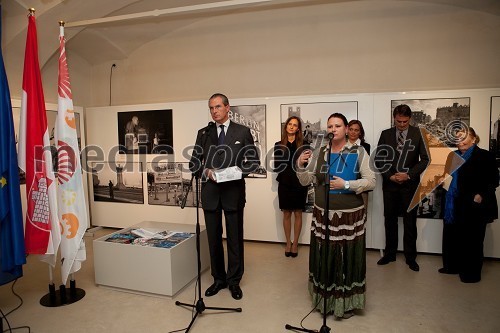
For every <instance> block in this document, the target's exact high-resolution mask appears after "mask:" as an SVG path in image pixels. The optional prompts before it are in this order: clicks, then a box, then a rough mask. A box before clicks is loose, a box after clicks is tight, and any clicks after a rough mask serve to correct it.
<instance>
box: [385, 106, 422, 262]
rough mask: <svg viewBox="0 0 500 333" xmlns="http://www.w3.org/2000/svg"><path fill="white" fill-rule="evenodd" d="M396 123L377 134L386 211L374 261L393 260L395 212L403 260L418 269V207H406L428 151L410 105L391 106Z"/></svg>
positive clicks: (396, 241)
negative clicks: (380, 250)
mask: <svg viewBox="0 0 500 333" xmlns="http://www.w3.org/2000/svg"><path fill="white" fill-rule="evenodd" d="M393 117H394V124H395V127H392V128H389V129H386V130H384V131H383V132H382V133H381V134H380V139H379V141H378V147H377V152H376V154H375V164H376V166H377V168H378V169H379V171H380V173H381V174H382V177H383V184H382V189H383V193H384V215H385V222H384V223H385V253H384V256H383V257H382V258H381V259H380V260H379V261H378V262H377V264H378V265H387V264H388V263H390V262H392V261H395V260H396V251H397V248H398V216H401V215H402V216H403V226H404V236H403V249H404V254H405V258H406V264H407V265H408V266H409V267H410V269H411V270H413V271H419V270H420V267H419V266H418V264H417V262H416V258H417V209H418V206H416V207H414V208H413V209H411V210H409V208H410V203H411V200H412V198H413V195H414V194H415V193H416V191H417V188H418V184H419V182H420V174H421V173H422V172H423V171H424V170H425V168H426V167H427V165H428V164H429V154H428V151H427V147H426V145H425V142H424V139H423V137H422V135H421V133H420V130H419V128H418V127H413V126H410V119H411V109H410V107H409V106H408V105H405V104H401V105H398V106H396V107H395V108H394V112H393Z"/></svg>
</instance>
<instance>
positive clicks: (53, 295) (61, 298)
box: [40, 280, 85, 307]
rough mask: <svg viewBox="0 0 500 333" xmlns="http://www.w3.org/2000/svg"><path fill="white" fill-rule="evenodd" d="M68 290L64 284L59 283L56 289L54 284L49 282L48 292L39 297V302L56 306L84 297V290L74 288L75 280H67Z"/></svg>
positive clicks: (74, 301) (48, 305)
mask: <svg viewBox="0 0 500 333" xmlns="http://www.w3.org/2000/svg"><path fill="white" fill-rule="evenodd" d="M69 284H70V287H69V291H67V290H66V286H65V285H63V284H62V285H61V286H60V287H59V290H57V291H56V286H55V285H54V284H53V283H52V284H49V293H48V294H46V295H45V296H43V297H42V298H41V299H40V304H41V305H43V306H46V307H58V306H64V305H68V304H72V303H76V302H78V301H79V300H81V299H82V298H83V297H85V290H83V289H80V288H76V282H75V280H71V281H70V282H69Z"/></svg>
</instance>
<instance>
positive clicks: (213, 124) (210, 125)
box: [201, 121, 215, 134]
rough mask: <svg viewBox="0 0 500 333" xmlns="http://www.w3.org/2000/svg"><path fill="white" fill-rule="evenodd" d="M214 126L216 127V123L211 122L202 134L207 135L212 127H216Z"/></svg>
mask: <svg viewBox="0 0 500 333" xmlns="http://www.w3.org/2000/svg"><path fill="white" fill-rule="evenodd" d="M214 126H215V123H214V122H213V121H210V122H209V123H208V125H207V126H206V127H205V128H204V129H203V131H202V132H201V134H205V133H206V132H208V131H210V129H211V128H212V127H214Z"/></svg>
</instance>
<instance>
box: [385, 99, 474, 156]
mask: <svg viewBox="0 0 500 333" xmlns="http://www.w3.org/2000/svg"><path fill="white" fill-rule="evenodd" d="M400 104H406V105H408V106H409V107H410V109H411V111H412V116H411V120H410V125H412V126H418V127H423V128H425V129H426V130H427V132H428V133H429V134H430V135H429V136H428V137H427V142H428V143H429V147H440V146H442V144H441V143H445V144H446V145H447V146H448V147H455V146H456V145H455V141H454V140H453V138H454V133H453V131H454V130H455V129H458V128H462V127H463V125H466V126H470V97H459V98H429V99H401V100H392V101H391V112H390V115H391V124H392V126H394V119H393V117H392V112H393V110H394V108H395V107H396V106H398V105H400Z"/></svg>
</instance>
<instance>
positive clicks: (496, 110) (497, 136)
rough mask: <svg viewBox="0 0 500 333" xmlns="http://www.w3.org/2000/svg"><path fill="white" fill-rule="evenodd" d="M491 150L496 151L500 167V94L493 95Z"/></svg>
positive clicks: (491, 107)
mask: <svg viewBox="0 0 500 333" xmlns="http://www.w3.org/2000/svg"><path fill="white" fill-rule="evenodd" d="M490 119H491V123H490V151H492V152H494V153H495V157H496V159H497V167H498V168H499V169H500V128H499V127H500V96H491V106H490Z"/></svg>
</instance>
